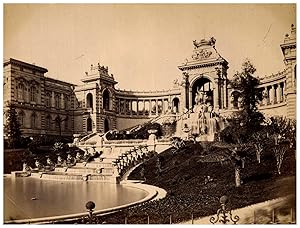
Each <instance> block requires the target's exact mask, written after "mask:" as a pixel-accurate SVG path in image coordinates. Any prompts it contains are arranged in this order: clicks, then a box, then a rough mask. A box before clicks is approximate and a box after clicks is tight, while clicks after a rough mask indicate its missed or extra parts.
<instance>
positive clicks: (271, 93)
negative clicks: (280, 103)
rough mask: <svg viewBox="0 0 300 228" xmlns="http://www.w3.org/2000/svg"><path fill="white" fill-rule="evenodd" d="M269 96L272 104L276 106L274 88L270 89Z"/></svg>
mask: <svg viewBox="0 0 300 228" xmlns="http://www.w3.org/2000/svg"><path fill="white" fill-rule="evenodd" d="M269 96H270V103H271V104H274V88H273V86H271V87H270V92H269Z"/></svg>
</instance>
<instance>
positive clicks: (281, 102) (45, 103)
mask: <svg viewBox="0 0 300 228" xmlns="http://www.w3.org/2000/svg"><path fill="white" fill-rule="evenodd" d="M193 45H194V49H193V52H192V55H191V57H188V58H186V61H185V62H184V63H183V64H181V65H180V66H178V68H179V70H181V71H182V80H181V81H175V82H174V87H173V88H172V89H169V90H163V91H146V92H145V91H128V90H118V89H116V88H115V85H116V84H117V82H116V81H115V79H114V76H113V75H112V74H109V71H108V67H104V66H101V65H100V64H99V63H98V65H96V66H94V65H91V67H90V70H89V72H86V73H85V75H84V76H83V77H82V79H81V81H82V82H83V83H82V85H73V84H71V83H67V82H63V81H59V80H55V79H52V78H48V77H45V76H44V74H45V73H46V72H47V69H45V68H42V67H38V66H35V65H33V64H28V63H25V62H22V61H19V60H15V59H9V60H7V61H5V62H4V109H6V108H7V106H8V105H9V104H11V105H13V106H14V107H15V108H16V110H17V112H18V115H19V119H20V122H21V124H22V132H23V135H27V136H30V135H36V134H50V135H58V134H62V135H66V136H71V135H73V134H89V133H92V132H99V133H104V132H106V131H108V130H111V129H119V130H121V129H127V128H130V127H133V126H135V125H137V124H142V123H144V122H147V121H149V120H151V119H153V118H155V117H158V116H161V115H164V114H168V113H173V114H174V113H175V114H177V115H178V116H180V115H181V114H182V113H183V112H185V111H187V110H192V108H193V106H194V105H195V96H196V94H197V92H201V94H205V95H206V96H207V102H208V103H210V105H211V106H213V108H214V110H216V111H218V112H220V113H221V114H223V115H229V114H230V113H232V112H233V111H235V110H238V109H239V107H240V104H239V102H240V100H239V91H238V90H235V89H234V88H231V87H230V83H229V82H230V81H229V80H228V78H227V69H228V62H227V61H226V60H225V59H224V58H223V57H222V56H221V55H220V54H219V53H218V51H217V49H216V40H215V39H214V38H211V39H209V40H204V39H202V40H200V41H196V40H195V41H193ZM280 47H281V49H282V52H283V56H284V62H285V65H286V68H285V69H283V71H281V72H278V73H277V74H274V75H273V74H272V75H270V76H266V77H264V78H260V82H261V84H260V85H259V88H261V89H262V90H263V91H264V95H265V96H264V100H263V101H262V102H261V104H260V107H259V109H260V110H261V111H262V112H264V113H265V114H266V115H272V116H274V115H279V116H287V117H288V118H293V119H295V118H296V28H295V27H294V26H293V25H292V29H291V34H290V35H286V37H285V39H284V42H283V44H281V45H280ZM57 117H59V118H60V119H61V120H62V122H61V132H60V131H59V128H58V126H57V123H56V121H55V119H56V118H57Z"/></svg>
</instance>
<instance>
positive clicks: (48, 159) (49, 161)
mask: <svg viewBox="0 0 300 228" xmlns="http://www.w3.org/2000/svg"><path fill="white" fill-rule="evenodd" d="M47 165H48V166H54V163H53V162H52V161H51V159H50V158H47Z"/></svg>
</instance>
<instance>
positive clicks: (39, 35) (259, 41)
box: [4, 4, 296, 90]
mask: <svg viewBox="0 0 300 228" xmlns="http://www.w3.org/2000/svg"><path fill="white" fill-rule="evenodd" d="M295 23H296V7H295V4H284V5H283V4H281V5H279V4H276V5H274V4H273V5H270V4H268V5H266V4H260V5H253V4H252V5H249V4H238V5H237V4H235V5H230V4H211V5H209V4H189V5H183V4H176V5H147V4H140V5H132V4H130V5H116V4H115V5H109V4H106V5H103V4H85V5H79V4H74V5H71V4H68V5H63V4H6V5H4V58H10V57H12V58H16V59H19V60H22V61H25V62H29V63H35V64H36V65H39V66H42V67H45V68H47V69H48V71H49V72H48V73H47V76H49V77H53V78H56V79H60V80H63V81H67V82H72V83H75V84H80V83H81V82H80V78H82V77H84V72H85V71H88V70H89V68H90V65H91V64H97V63H98V62H99V61H100V64H101V65H105V66H108V67H109V72H110V73H113V74H114V77H115V79H116V80H117V81H118V84H117V88H121V89H133V90H155V89H169V88H172V82H173V81H174V79H176V78H179V77H181V72H180V70H179V69H178V68H177V66H178V65H180V64H181V63H183V62H184V60H185V58H187V57H190V55H191V54H192V50H193V43H192V41H193V40H195V39H197V40H200V39H202V38H206V39H209V38H210V37H211V36H214V37H215V38H216V40H217V41H216V48H217V50H218V52H219V53H220V54H221V55H222V56H223V57H224V58H225V59H226V60H227V61H228V62H229V70H228V75H229V77H231V76H232V75H233V74H234V73H235V72H236V71H237V70H240V67H241V64H242V62H243V61H244V60H245V59H246V58H249V59H250V60H251V61H252V62H253V64H254V65H255V66H256V68H257V74H258V75H261V76H263V75H269V74H271V73H277V72H278V71H281V70H283V69H284V63H283V56H282V53H281V49H280V46H279V45H280V44H281V43H282V42H283V39H284V35H285V34H286V33H290V26H291V24H295Z"/></svg>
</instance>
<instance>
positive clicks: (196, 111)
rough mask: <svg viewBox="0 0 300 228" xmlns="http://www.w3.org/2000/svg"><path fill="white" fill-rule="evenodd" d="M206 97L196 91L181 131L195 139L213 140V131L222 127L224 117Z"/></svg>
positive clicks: (215, 131)
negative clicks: (193, 101)
mask: <svg viewBox="0 0 300 228" xmlns="http://www.w3.org/2000/svg"><path fill="white" fill-rule="evenodd" d="M207 98H208V97H207V95H206V94H204V93H203V92H201V91H197V94H196V96H195V105H194V107H193V110H192V112H191V113H189V115H188V116H187V117H186V119H185V121H183V132H184V133H188V137H193V138H195V140H196V141H213V140H214V139H215V133H217V132H218V131H221V130H223V129H224V119H223V118H222V117H221V116H220V114H219V113H218V111H217V110H214V109H213V106H212V105H211V104H210V103H208V102H207Z"/></svg>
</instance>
